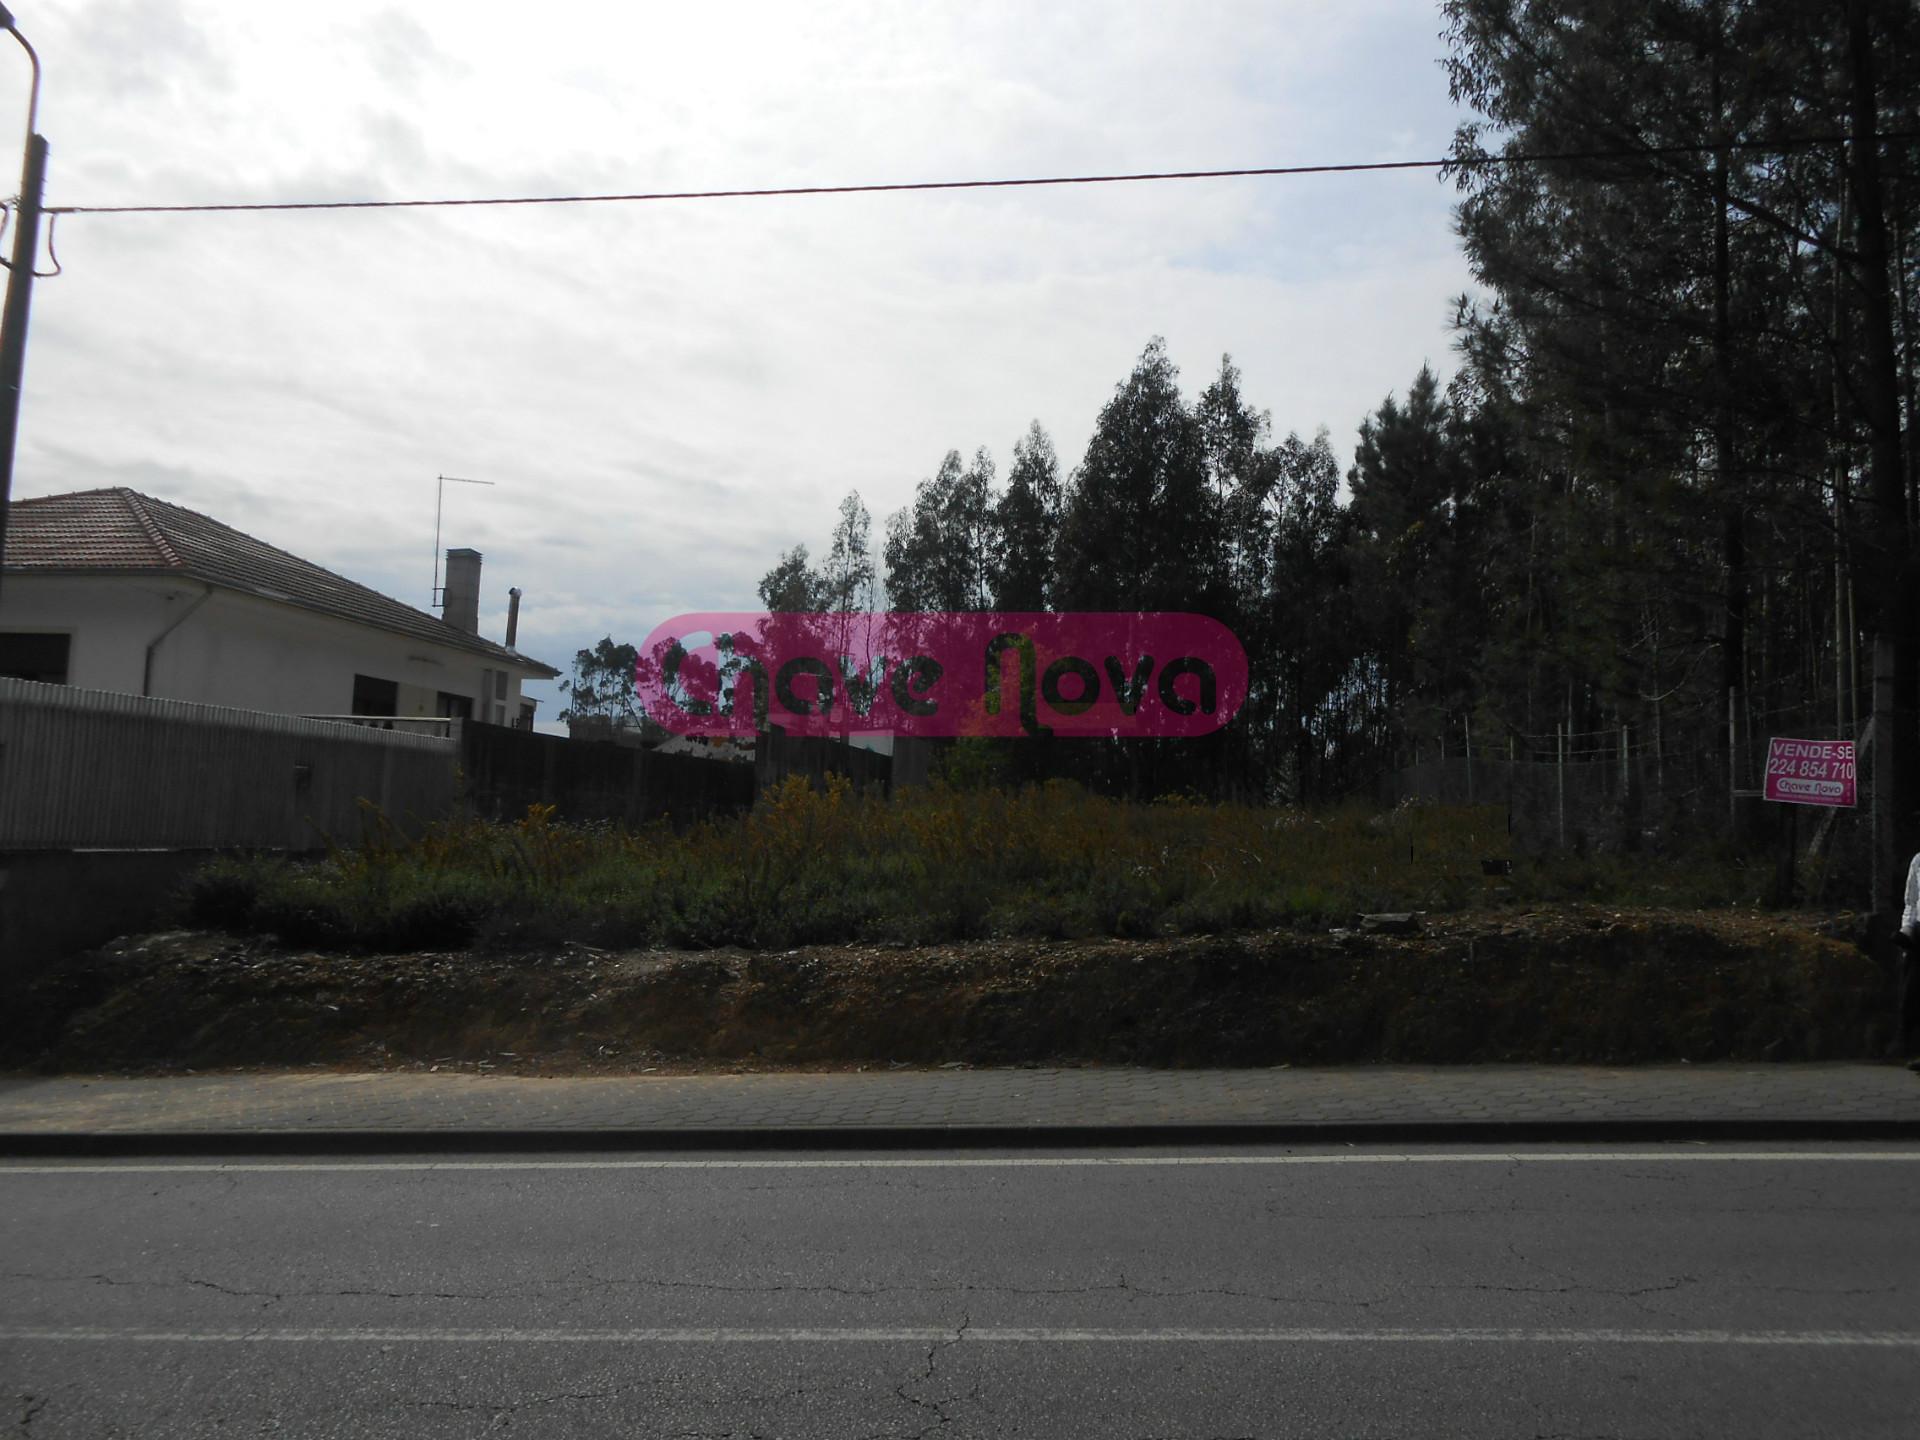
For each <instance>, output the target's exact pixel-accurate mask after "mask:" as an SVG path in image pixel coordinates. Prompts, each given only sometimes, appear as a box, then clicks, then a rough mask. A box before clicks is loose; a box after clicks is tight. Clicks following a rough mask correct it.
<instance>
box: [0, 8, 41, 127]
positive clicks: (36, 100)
mask: <svg viewBox="0 0 1920 1440" xmlns="http://www.w3.org/2000/svg"><path fill="white" fill-rule="evenodd" d="M0 30H5V31H7V32H8V33H9V34H11V35H12V36H13V38H14V39H16V40H18V41H19V42H20V48H21V49H22V50H24V51H26V52H27V59H28V60H29V61H31V62H32V64H33V87H32V88H31V89H30V90H28V91H27V134H28V135H32V134H33V132H34V130H35V129H36V128H38V126H39V124H40V53H39V52H38V51H37V50H35V49H34V48H33V42H32V41H30V40H28V39H27V37H26V36H24V35H22V34H21V33H20V28H19V27H18V26H17V25H15V24H14V23H13V12H12V11H11V10H9V9H7V7H6V6H5V5H0Z"/></svg>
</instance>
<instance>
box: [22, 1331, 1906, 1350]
mask: <svg viewBox="0 0 1920 1440" xmlns="http://www.w3.org/2000/svg"><path fill="white" fill-rule="evenodd" d="M0 1341H9V1342H12V1343H15V1344H26V1343H54V1344H65V1343H72V1342H84V1343H95V1342H106V1343H127V1344H162V1345H178V1344H195V1345H198V1344H286V1343H294V1344H311V1343H321V1342H337V1343H345V1344H355V1345H416V1344H430V1345H556V1344H557V1345H848V1344H860V1345H868V1344H878V1345H907V1344H913V1345H924V1344H928V1343H930V1342H942V1341H944V1342H950V1343H959V1344H988V1345H994V1344H1021V1345H1032V1344H1071V1345H1165V1344H1176V1345H1193V1344H1201V1345H1408V1344H1412V1345H1767V1346H1816V1347H1828V1348H1831V1347H1866V1348H1877V1349H1920V1332H1916V1331H1909V1330H1617V1329H1578V1330H1576V1329H1564V1330H1527V1329H1497V1328H1491V1329H1448V1330H1324V1329H1269V1330H1194V1329H1165V1330H1104V1329H1079V1328H1070V1329H1058V1328H1045V1329H1034V1328H995V1327H992V1326H970V1327H967V1328H965V1329H956V1328H955V1327H952V1326H948V1327H945V1328H940V1327H935V1326H902V1327H897V1328H892V1329H820V1328H796V1329H784V1330H781V1329H765V1328H756V1329H741V1328H733V1327H716V1328H681V1329H641V1330H521V1329H487V1330H444V1329H438V1330H420V1329H408V1330H360V1329H275V1330H269V1329H253V1330H131V1329H113V1328H106V1327H98V1326H74V1327H66V1328H46V1329H0Z"/></svg>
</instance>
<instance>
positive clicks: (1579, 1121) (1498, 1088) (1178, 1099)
mask: <svg viewBox="0 0 1920 1440" xmlns="http://www.w3.org/2000/svg"><path fill="white" fill-rule="evenodd" d="M1634 1124H1645V1125H1650V1126H1659V1125H1686V1124H1694V1125H1702V1126H1741V1125H1753V1126H1755V1127H1760V1126H1766V1125H1774V1126H1783V1125H1785V1126H1793V1125H1799V1126H1807V1127H1814V1126H1819V1125H1822V1124H1829V1125H1835V1126H1836V1127H1837V1128H1842V1129H1844V1128H1847V1127H1860V1126H1875V1125H1877V1126H1883V1127H1888V1128H1894V1127H1912V1128H1913V1129H1914V1130H1915V1133H1916V1134H1920V1076H1916V1075H1913V1074H1910V1073H1908V1072H1907V1071H1906V1070H1905V1069H1902V1068H1900V1067H1898V1066H1892V1065H1773V1066H1717V1065H1701V1066H1689V1065H1673V1066H1644V1067H1634V1068H1631V1069H1617V1070H1616V1069H1604V1068H1598V1067H1586V1066H1552V1067H1549V1066H1458V1067H1440V1068H1429V1067H1407V1066H1390V1067H1389V1066H1382V1067H1367V1068H1349V1069H1325V1070H1314V1069H1275V1070H1184V1071H1170V1070H1132V1069H1084V1070H1037V1069H1035V1070H1025V1069H1022V1070H936V1071H920V1070H913V1071H890V1072H868V1073H854V1074H847V1073H836V1074H762V1075H715V1076H696V1077H689V1076H648V1075H641V1076H620V1077H591V1078H528V1077H524V1076H481V1075H473V1074H453V1073H448V1074H420V1073H406V1072H401V1073H393V1072H388V1073H379V1074H348V1075H343V1074H336V1073H324V1072H312V1071H309V1072H293V1073H279V1074H229V1075H206V1076H182V1077H176V1078H166V1079H120V1078H98V1079H89V1078H84V1077H72V1076H63V1077H58V1078H45V1079H43V1078H38V1077H13V1078H7V1079H0V1149H4V1148H5V1144H6V1142H7V1141H8V1140H9V1139H12V1140H14V1141H15V1142H16V1143H24V1142H28V1141H31V1140H32V1139H34V1138H36V1137H38V1138H44V1137H51V1136H59V1135H68V1136H157V1135H163V1134H176V1135H194V1136H230V1137H239V1136H248V1135H281V1136H284V1135H288V1134H304V1135H314V1134H316V1133H318V1134H326V1133H333V1134H343V1133H345V1132H358V1133H369V1132H372V1133H378V1134H393V1135H401V1134H425V1135H431V1136H436V1137H443V1138H444V1137H448V1136H451V1135H456V1134H469V1135H474V1136H477V1137H481V1138H485V1137H496V1138H497V1137H501V1136H505V1135H523V1136H524V1135H528V1134H536V1133H544V1134H552V1133H555V1132H561V1133H573V1132H579V1133H580V1134H581V1138H582V1141H583V1142H587V1141H588V1138H589V1137H588V1133H587V1132H601V1133H602V1134H612V1133H622V1134H628V1135H631V1134H635V1133H644V1134H646V1135H657V1136H662V1137H664V1136H666V1135H669V1134H672V1133H693V1132H742V1133H761V1134H764V1133H766V1132H775V1131H778V1132H785V1133H799V1134H807V1133H825V1132H835V1133H840V1132H848V1131H852V1132H861V1133H867V1132H871V1133H874V1134H876V1135H877V1134H879V1133H881V1132H892V1133H895V1134H897V1133H899V1132H903V1131H921V1132H943V1131H951V1130H995V1131H1010V1132H1033V1133H1036V1134H1038V1133H1040V1132H1043V1131H1049V1130H1059V1131H1068V1130H1080V1131H1084V1130H1099V1129H1108V1128H1111V1129H1113V1130H1115V1131H1122V1130H1133V1131H1146V1130H1164V1131H1167V1132H1168V1133H1169V1134H1172V1133H1174V1132H1178V1131H1180V1130H1188V1131H1202V1130H1230V1129H1237V1128H1241V1127H1246V1128H1247V1129H1248V1130H1249V1132H1252V1131H1256V1130H1260V1129H1266V1130H1270V1131H1271V1130H1281V1129H1288V1128H1300V1129H1309V1128H1316V1127H1327V1128H1328V1129H1329V1130H1330V1131H1339V1132H1347V1131H1351V1130H1354V1129H1356V1128H1365V1127H1374V1126H1377V1127H1381V1128H1383V1129H1385V1128H1388V1127H1392V1128H1399V1129H1405V1128H1407V1127H1415V1126H1433V1127H1435V1129H1436V1131H1438V1130H1440V1129H1442V1128H1444V1127H1450V1126H1451V1127H1456V1128H1457V1127H1462V1126H1465V1127H1474V1128H1481V1129H1485V1128H1490V1127H1494V1126H1504V1125H1515V1126H1531V1127H1533V1128H1536V1129H1539V1128H1543V1127H1550V1128H1556V1129H1557V1128H1560V1127H1564V1128H1566V1129H1567V1130H1568V1131H1569V1132H1574V1131H1577V1130H1579V1129H1580V1128H1581V1127H1585V1126H1595V1125H1598V1126H1606V1125H1614V1126H1623V1125H1625V1126H1631V1125H1634Z"/></svg>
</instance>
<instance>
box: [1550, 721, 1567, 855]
mask: <svg viewBox="0 0 1920 1440" xmlns="http://www.w3.org/2000/svg"><path fill="white" fill-rule="evenodd" d="M1553 743H1554V749H1555V750H1556V751H1557V752H1558V753H1559V756H1560V762H1559V764H1558V766H1556V767H1555V768H1556V772H1557V774H1558V777H1559V790H1560V848H1561V849H1562V850H1564V849H1566V848H1567V727H1566V726H1565V725H1564V724H1558V725H1555V726H1554V727H1553Z"/></svg>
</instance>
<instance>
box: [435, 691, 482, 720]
mask: <svg viewBox="0 0 1920 1440" xmlns="http://www.w3.org/2000/svg"><path fill="white" fill-rule="evenodd" d="M433 713H434V714H436V715H438V716H440V717H441V718H442V719H450V720H471V719H472V718H473V699H472V697H471V696H467V695H449V694H448V693H447V692H446V691H444V690H442V691H441V692H440V698H439V699H438V700H437V701H435V702H434V708H433Z"/></svg>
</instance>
